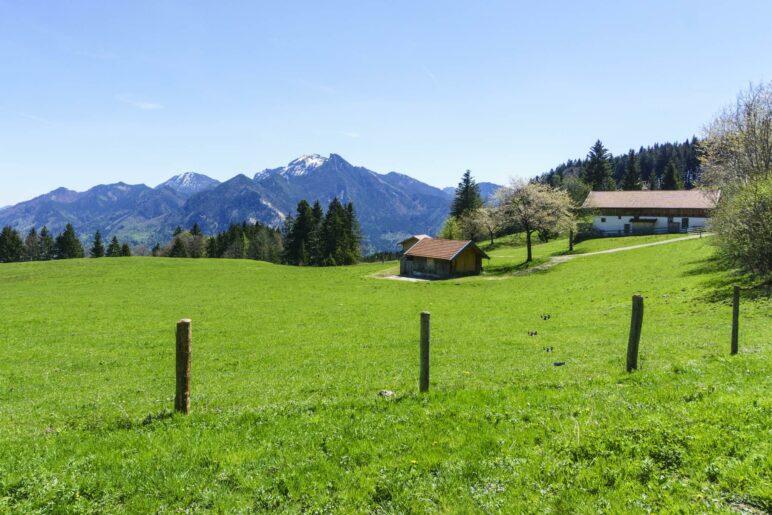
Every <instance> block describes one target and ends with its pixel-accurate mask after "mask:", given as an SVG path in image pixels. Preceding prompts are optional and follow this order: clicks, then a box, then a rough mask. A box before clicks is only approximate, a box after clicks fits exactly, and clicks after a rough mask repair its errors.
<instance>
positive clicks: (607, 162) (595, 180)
mask: <svg viewBox="0 0 772 515" xmlns="http://www.w3.org/2000/svg"><path fill="white" fill-rule="evenodd" d="M582 179H583V180H584V182H586V183H587V184H589V185H590V187H591V188H592V189H593V191H608V190H614V189H616V184H615V183H614V177H613V175H612V167H611V154H610V153H609V151H608V150H606V147H604V146H603V143H601V141H600V140H598V141H596V142H595V144H594V145H593V146H592V147H591V148H590V152H589V153H588V154H587V162H586V163H585V165H584V169H583V170H582Z"/></svg>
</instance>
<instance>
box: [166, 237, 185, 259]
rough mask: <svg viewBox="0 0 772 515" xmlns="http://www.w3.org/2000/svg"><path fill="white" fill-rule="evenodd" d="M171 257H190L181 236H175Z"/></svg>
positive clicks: (170, 252) (170, 251)
mask: <svg viewBox="0 0 772 515" xmlns="http://www.w3.org/2000/svg"><path fill="white" fill-rule="evenodd" d="M169 257H173V258H186V257H188V253H187V251H186V250H185V244H183V243H182V240H180V239H179V238H174V243H172V248H171V249H170V250H169Z"/></svg>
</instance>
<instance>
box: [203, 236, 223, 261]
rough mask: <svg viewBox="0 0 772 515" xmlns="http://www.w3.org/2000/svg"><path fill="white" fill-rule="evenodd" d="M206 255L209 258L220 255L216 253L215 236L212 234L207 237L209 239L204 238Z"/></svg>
mask: <svg viewBox="0 0 772 515" xmlns="http://www.w3.org/2000/svg"><path fill="white" fill-rule="evenodd" d="M206 257H210V258H216V257H220V256H219V255H218V254H217V238H215V237H214V236H211V237H209V239H207V240H206Z"/></svg>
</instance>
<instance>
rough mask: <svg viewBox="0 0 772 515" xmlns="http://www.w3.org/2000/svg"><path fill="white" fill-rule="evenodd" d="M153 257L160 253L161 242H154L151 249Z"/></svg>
mask: <svg viewBox="0 0 772 515" xmlns="http://www.w3.org/2000/svg"><path fill="white" fill-rule="evenodd" d="M151 253H152V256H153V257H158V256H160V255H161V244H160V243H156V244H155V247H153V250H152V251H151Z"/></svg>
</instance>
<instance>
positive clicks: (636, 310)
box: [627, 295, 643, 372]
mask: <svg viewBox="0 0 772 515" xmlns="http://www.w3.org/2000/svg"><path fill="white" fill-rule="evenodd" d="M642 325H643V297H641V296H640V295H633V314H632V317H631V318H630V339H629V340H628V341H627V371H628V372H632V371H633V370H637V369H638V345H639V343H640V341H641V326H642Z"/></svg>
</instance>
